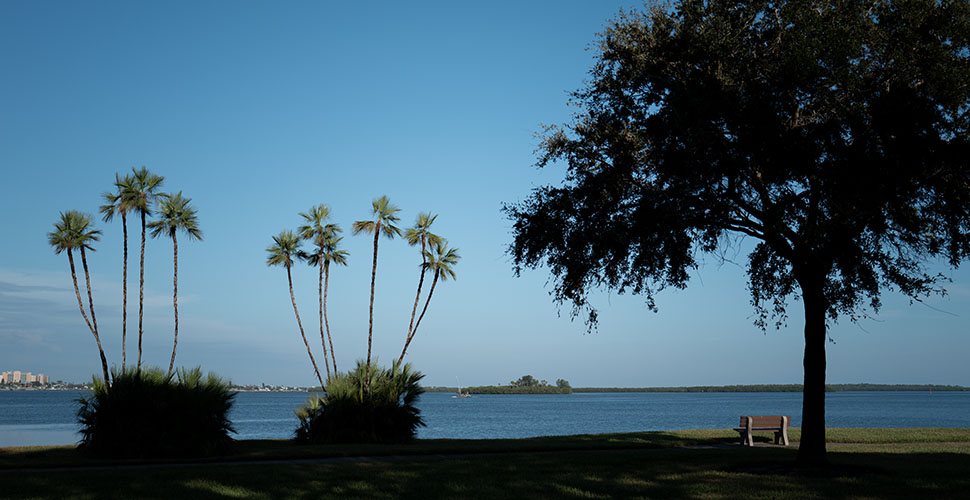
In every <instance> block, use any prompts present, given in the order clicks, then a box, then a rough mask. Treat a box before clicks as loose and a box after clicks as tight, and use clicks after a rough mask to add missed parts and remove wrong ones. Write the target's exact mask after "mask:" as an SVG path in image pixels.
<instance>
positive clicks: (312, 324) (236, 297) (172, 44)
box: [0, 0, 970, 386]
mask: <svg viewBox="0 0 970 500" xmlns="http://www.w3.org/2000/svg"><path fill="white" fill-rule="evenodd" d="M638 5H640V4H639V2H618V1H605V0H597V1H592V0H590V1H566V0H552V1H538V0H537V1H529V2H520V1H497V2H478V3H471V2H454V1H442V2H250V1H218V2H216V1H210V2H120V1H119V2H109V1H99V2H70V1H45V2H36V1H18V0H6V1H4V2H2V3H0V68H2V72H3V76H2V78H0V168H2V177H0V213H2V214H3V217H2V218H0V227H2V233H0V234H2V238H0V371H7V370H22V371H33V372H35V373H36V372H42V373H45V374H49V375H50V376H51V377H52V378H53V379H64V380H71V381H83V380H87V379H89V378H90V376H91V375H92V374H94V373H99V372H100V367H99V366H100V365H99V361H98V355H97V350H96V347H95V344H94V340H93V338H92V337H91V334H90V332H89V331H88V330H87V329H86V326H85V325H84V322H83V320H82V319H81V317H80V313H79V311H78V308H77V301H76V299H75V298H74V292H73V287H72V284H71V279H70V272H69V268H68V263H67V258H66V256H65V255H63V254H62V255H55V254H54V252H53V250H52V249H51V248H50V246H49V245H48V244H47V239H46V236H47V233H48V232H49V231H50V230H51V229H52V228H53V223H54V222H55V220H57V218H58V213H59V212H60V211H63V210H70V209H77V210H82V211H85V212H89V213H96V212H97V208H98V206H99V205H100V203H101V193H102V192H104V191H108V190H111V189H113V186H112V181H113V180H114V175H115V173H116V172H120V173H125V172H126V171H129V170H130V168H131V167H133V166H135V167H140V166H142V165H144V166H147V167H148V168H149V169H150V170H152V171H153V172H155V173H158V174H160V175H164V176H165V178H166V180H165V184H164V189H165V190H175V191H177V190H182V191H183V194H184V195H185V196H187V197H190V198H192V200H193V204H194V205H195V206H196V207H197V209H198V211H199V220H200V224H201V227H202V229H203V231H204V233H205V240H204V241H203V242H193V241H185V240H184V239H183V240H180V246H179V257H180V258H179V298H180V301H179V311H180V315H179V319H180V321H179V322H180V332H179V355H178V360H177V362H178V364H184V365H191V366H194V365H202V366H203V368H204V369H206V370H213V371H216V372H218V373H219V374H221V375H225V376H228V377H230V378H231V379H232V380H233V381H234V382H237V383H243V384H247V383H267V384H293V385H296V384H299V385H310V384H313V383H315V379H314V376H313V373H312V369H311V368H310V363H309V360H308V359H307V356H306V351H305V348H304V347H303V343H302V341H301V340H300V336H299V331H298V329H297V326H296V320H295V318H294V316H293V310H292V308H291V305H290V299H289V295H288V291H287V283H286V275H285V271H284V270H283V269H282V268H275V267H274V268H269V267H267V266H266V265H265V260H266V252H265V248H266V247H267V246H268V245H269V244H270V243H271V240H272V236H273V235H275V234H277V233H278V232H279V231H280V230H282V229H284V228H291V229H295V228H296V226H297V225H298V224H299V221H300V219H299V217H298V215H297V214H298V213H299V212H301V211H306V210H307V209H309V208H310V207H311V206H313V205H316V204H320V203H326V204H329V205H330V207H331V209H332V213H333V215H334V222H336V223H338V224H340V225H341V226H342V227H343V228H344V229H345V233H344V234H345V239H344V244H345V246H344V248H345V249H346V250H348V251H349V252H350V254H351V255H350V265H349V267H347V268H337V269H334V270H333V272H332V275H331V280H330V300H329V308H328V309H329V317H330V324H331V330H332V334H333V336H334V343H335V344H336V352H337V364H338V368H341V369H345V368H349V367H350V365H351V364H352V363H353V362H354V360H356V359H361V358H363V357H364V356H365V354H366V347H367V306H368V295H369V281H370V271H371V240H370V239H368V238H367V237H365V236H356V237H355V236H352V235H351V234H350V226H351V224H352V222H353V221H355V220H361V219H367V218H369V216H370V205H371V200H372V199H373V198H375V197H378V196H380V195H387V196H389V197H390V199H391V201H392V202H393V203H394V204H396V205H397V206H398V207H400V208H401V209H402V212H401V215H402V221H401V225H402V226H403V227H407V226H410V225H411V224H412V223H413V221H414V218H415V216H416V215H417V214H418V212H420V211H429V210H430V211H433V212H435V213H438V214H440V215H439V217H438V220H437V221H436V223H435V225H434V228H433V229H434V231H435V232H436V233H437V234H440V235H442V236H444V237H446V238H447V239H448V240H449V242H450V244H451V245H452V246H455V247H458V248H459V249H460V254H461V256H462V260H461V261H460V263H459V264H458V265H457V267H456V268H455V270H456V272H457V274H458V279H457V281H448V282H444V283H440V284H439V286H438V287H437V290H436V291H435V296H434V298H433V300H432V302H431V305H430V306H429V310H428V313H427V317H426V318H425V320H424V322H423V323H422V326H421V329H420V330H419V331H418V333H417V336H416V338H415V340H414V342H413V343H412V346H411V348H410V350H409V354H408V358H407V359H408V361H410V362H412V363H413V364H414V365H415V366H416V368H418V369H420V370H421V371H423V372H424V373H426V374H427V378H426V379H425V383H426V384H429V385H454V384H455V383H456V378H460V381H461V383H462V384H463V385H478V384H496V383H506V382H508V381H509V380H512V379H515V378H518V377H519V376H521V375H524V374H532V375H534V376H535V377H537V378H539V379H547V380H549V381H554V380H555V379H557V378H565V379H567V380H569V381H570V382H571V383H572V384H573V385H574V386H680V385H702V384H703V385H706V384H716V385H721V384H739V383H798V382H800V381H801V376H802V375H801V373H802V370H801V356H802V350H803V341H802V333H801V328H802V315H801V305H800V303H798V302H793V303H792V304H791V305H790V320H789V324H788V327H786V328H782V329H780V330H771V331H768V332H767V333H763V332H761V331H759V330H758V329H756V328H755V327H754V326H753V324H752V320H753V310H752V308H751V306H750V304H749V299H748V294H747V290H746V287H745V279H744V278H745V276H744V271H743V269H742V268H741V267H740V266H739V265H738V264H734V263H731V262H726V263H720V262H719V261H718V259H716V258H709V259H707V263H706V264H705V265H704V266H703V267H702V268H701V269H699V270H698V271H697V272H696V273H694V276H693V278H692V281H691V284H690V287H689V288H688V290H686V291H677V290H673V291H666V292H663V293H661V294H660V296H659V297H658V305H659V307H660V312H659V313H657V314H654V313H652V312H650V311H649V310H648V309H647V308H646V306H645V305H644V302H643V300H642V298H640V297H636V296H620V295H617V294H615V293H608V292H603V293H601V294H598V295H597V296H596V297H595V298H594V303H595V304H596V305H597V306H598V308H599V309H600V321H601V324H600V328H599V330H598V331H597V332H595V333H592V334H587V333H586V329H585V326H584V325H583V323H582V321H576V322H572V321H570V318H569V312H570V311H569V309H568V308H563V309H562V310H560V309H558V308H557V307H556V306H555V305H554V304H553V303H552V302H551V299H550V297H549V295H548V290H549V286H548V284H547V280H548V273H547V272H546V271H545V270H542V269H540V270H538V271H534V272H528V273H524V274H523V276H521V277H518V278H516V277H514V276H513V273H512V266H511V264H510V259H509V257H508V256H507V255H506V254H505V250H506V248H507V247H508V245H509V243H510V241H511V234H510V222H509V221H508V220H506V219H505V217H504V216H503V214H502V213H501V211H500V209H501V206H502V204H503V203H504V202H515V201H519V200H522V199H524V198H525V197H527V196H528V195H529V193H530V191H531V189H533V188H534V187H536V186H539V185H544V184H549V183H557V182H559V181H560V180H561V179H562V174H563V172H562V170H561V168H557V167H552V168H548V169H545V170H541V171H540V170H537V169H536V168H534V167H533V164H534V162H535V149H536V146H537V142H538V141H537V139H536V137H535V132H536V131H537V130H539V129H540V127H541V124H543V123H546V124H552V123H563V122H565V121H567V120H568V119H569V117H570V113H571V112H572V111H574V109H572V108H570V107H569V106H567V101H568V97H569V96H568V93H569V91H572V90H576V89H578V88H580V87H581V85H582V84H583V82H584V79H585V78H586V77H587V71H588V69H589V67H590V65H591V64H592V61H593V57H594V52H593V51H592V50H589V49H590V48H591V47H592V44H593V42H594V40H595V35H596V33H598V32H600V31H601V30H602V28H603V27H604V25H605V24H606V23H607V22H608V21H609V20H610V19H611V18H612V17H613V16H614V15H615V14H616V13H617V12H618V11H619V9H620V8H621V7H627V8H629V7H637V6H638ZM98 227H99V228H100V229H101V230H102V231H103V232H104V234H103V237H102V240H101V241H100V242H99V243H98V244H97V252H96V253H95V254H93V255H91V256H90V257H89V261H90V267H91V270H92V273H93V277H92V281H93V283H92V284H93V291H94V300H95V310H96V313H97V316H98V323H99V326H100V330H101V335H102V339H103V342H104V345H105V351H106V353H107V355H108V358H109V362H110V363H111V364H120V361H121V260H122V259H121V255H122V237H121V225H120V221H118V220H116V221H115V222H113V223H110V224H106V223H103V222H100V219H98ZM129 233H130V235H131V241H130V249H131V250H130V252H131V254H130V255H131V257H130V260H129V283H128V286H129V297H128V304H129V306H128V324H129V330H128V331H129V353H128V356H129V359H133V358H134V357H135V356H136V352H135V350H134V349H133V348H132V347H133V346H134V345H135V341H134V338H135V335H133V334H135V333H136V331H137V292H138V280H137V265H138V261H137V255H138V237H137V235H138V227H137V224H136V223H135V222H134V221H132V222H131V223H130V227H129ZM749 247H750V244H749V243H747V242H739V243H737V246H736V248H740V249H741V250H738V252H737V255H734V256H733V257H732V259H731V260H733V261H734V262H737V263H744V262H745V254H744V252H743V249H745V248H749ZM732 255H733V254H732ZM419 262H420V256H419V253H418V251H417V250H416V249H415V248H414V247H409V246H407V245H406V244H405V243H404V242H403V241H401V240H394V241H387V240H382V241H381V244H380V255H379V264H378V276H377V290H376V304H375V327H374V354H375V355H376V356H379V357H380V359H381V360H382V361H383V362H390V361H391V360H392V359H396V357H397V355H398V354H399V353H400V350H401V347H402V345H403V342H404V337H405V334H406V331H407V323H408V320H409V316H410V306H411V304H412V303H413V300H414V293H415V288H416V286H417V279H418V263H419ZM940 270H941V271H943V272H946V273H948V274H949V275H951V276H952V278H953V283H952V284H951V285H950V286H949V291H950V294H949V296H947V297H945V298H935V299H931V300H929V301H928V302H927V303H928V304H929V305H923V304H915V305H910V304H909V303H908V301H907V300H906V299H905V298H903V297H900V296H897V295H893V294H886V295H884V303H885V307H884V309H883V310H882V312H881V314H879V315H878V316H876V317H875V318H873V319H866V320H863V321H861V322H860V323H859V324H853V323H851V322H849V321H848V320H842V321H840V322H839V323H838V324H836V325H834V326H833V328H832V329H831V338H832V340H833V342H832V343H829V344H828V381H829V382H832V383H854V382H872V383H939V384H961V385H970V365H968V364H967V362H966V360H967V356H968V354H970V332H968V326H970V316H968V315H970V313H968V312H967V311H970V307H968V306H970V272H968V271H967V270H966V269H961V270H960V271H957V272H951V271H949V270H947V269H946V268H940ZM171 273H172V248H171V242H170V241H168V240H164V239H162V240H150V241H149V242H148V247H147V270H146V333H145V343H146V347H145V356H146V359H147V361H148V362H149V363H150V364H154V365H164V364H165V363H167V360H168V356H169V355H170V352H171V340H172V329H173V328H172V303H171V287H172V278H171ZM294 286H295V289H296V294H297V301H298V304H299V307H300V313H301V316H302V318H303V322H304V325H305V327H306V330H307V334H308V336H309V338H310V340H311V345H313V346H314V347H315V348H316V352H315V354H316V355H317V357H318V358H319V357H321V356H322V353H321V352H320V347H319V325H318V323H317V320H316V318H317V309H316V307H317V296H316V273H315V271H314V270H312V269H310V268H307V267H305V266H299V267H297V268H295V269H294ZM322 369H323V368H322V366H321V370H322Z"/></svg>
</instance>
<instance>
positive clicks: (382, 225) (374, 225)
mask: <svg viewBox="0 0 970 500" xmlns="http://www.w3.org/2000/svg"><path fill="white" fill-rule="evenodd" d="M371 205H372V206H373V209H372V214H373V216H374V220H359V221H356V222H354V234H358V233H360V232H364V233H367V234H373V235H374V265H373V267H372V268H371V274H370V312H369V314H370V316H369V318H368V326H367V368H366V370H367V373H365V376H366V378H365V379H364V381H365V385H364V392H365V393H368V394H369V393H370V354H371V343H372V341H373V338H374V282H375V281H376V279H377V241H378V238H379V237H380V235H381V234H384V236H385V237H386V238H388V239H393V238H394V236H400V235H401V229H400V228H398V227H397V226H395V225H394V223H395V222H397V221H399V220H401V219H400V218H399V217H398V216H397V215H394V214H396V213H397V212H400V211H401V209H399V208H397V207H395V206H394V205H391V201H390V200H388V199H387V196H381V197H380V198H377V199H376V200H374V201H373V202H372V203H371Z"/></svg>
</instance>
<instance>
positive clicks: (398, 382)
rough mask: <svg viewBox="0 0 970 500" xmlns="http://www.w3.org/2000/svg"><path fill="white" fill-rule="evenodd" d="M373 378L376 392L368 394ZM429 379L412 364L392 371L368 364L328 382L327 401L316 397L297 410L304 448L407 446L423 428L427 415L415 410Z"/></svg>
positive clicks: (297, 437) (299, 438) (300, 436)
mask: <svg viewBox="0 0 970 500" xmlns="http://www.w3.org/2000/svg"><path fill="white" fill-rule="evenodd" d="M367 376H370V384H369V387H370V392H369V393H365V390H364V388H365V387H366V386H367V384H365V377H367ZM422 378H424V375H423V374H421V372H417V371H413V370H412V369H411V365H410V364H405V365H404V366H401V365H398V364H396V363H395V364H394V365H392V366H391V368H390V369H383V368H379V367H377V366H372V367H371V369H370V370H367V369H366V366H365V363H364V362H358V363H357V367H356V368H355V369H354V370H352V371H350V372H347V373H341V374H339V375H336V376H334V377H333V378H331V379H330V381H328V382H327V386H326V393H325V396H323V397H317V396H313V397H311V398H310V400H309V401H308V402H307V405H306V406H304V407H303V408H300V409H298V410H296V415H297V417H298V418H299V419H300V426H299V427H298V428H297V429H296V441H297V442H300V443H311V444H324V443H402V442H407V441H410V440H412V439H414V436H415V434H416V433H417V430H418V427H423V426H424V425H425V424H424V420H423V419H422V418H421V411H420V410H418V408H417V407H416V406H415V403H416V402H417V399H418V396H420V395H421V394H422V393H423V392H424V389H423V388H422V387H421V386H420V385H419V384H418V382H420V380H421V379H422Z"/></svg>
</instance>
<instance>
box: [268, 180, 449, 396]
mask: <svg viewBox="0 0 970 500" xmlns="http://www.w3.org/2000/svg"><path fill="white" fill-rule="evenodd" d="M398 212H400V209H399V208H397V207H395V206H394V205H392V204H391V202H390V200H389V199H388V198H387V196H381V197H380V198H377V199H375V200H374V201H373V202H372V210H371V213H372V218H371V219H368V220H359V221H356V222H354V223H353V226H352V227H353V234H355V235H356V234H360V233H364V234H368V235H373V236H374V255H373V261H372V266H371V282H370V306H369V312H368V314H369V316H368V325H367V362H366V364H365V371H366V373H365V375H364V381H365V386H364V391H365V393H366V392H369V391H370V387H369V383H370V379H371V377H370V373H369V372H370V367H371V348H372V345H373V338H374V288H375V284H376V281H377V252H378V244H379V241H380V237H381V236H382V235H383V236H384V237H385V238H387V239H393V238H394V237H395V236H402V235H403V237H404V239H405V240H406V241H407V242H408V244H410V245H411V246H416V245H419V244H420V246H421V265H420V269H421V273H420V276H419V278H418V290H417V294H416V295H415V297H414V307H413V308H412V310H411V320H410V323H409V324H408V330H407V335H406V336H405V341H404V348H403V349H402V350H401V356H400V358H399V359H398V364H401V363H402V362H403V361H404V355H405V354H407V350H408V346H409V345H410V344H411V340H413V339H414V335H415V333H417V330H418V327H419V326H420V325H421V320H422V319H423V318H424V315H425V313H426V312H427V311H428V304H429V303H430V302H431V296H432V295H433V294H434V290H435V286H436V285H437V284H438V281H439V280H440V281H446V280H448V279H449V278H451V279H455V271H454V269H453V268H454V266H455V265H456V264H457V263H458V260H459V259H460V258H461V257H460V256H459V255H458V249H457V248H448V243H447V241H446V240H445V239H444V238H442V237H440V236H438V235H436V234H434V233H432V232H431V225H432V224H433V223H434V221H435V219H436V218H437V217H438V216H437V215H432V214H430V213H421V214H419V215H418V217H417V220H416V222H415V225H414V227H412V228H410V229H407V230H406V231H403V232H402V231H401V228H399V227H398V226H397V225H396V224H397V223H398V222H399V221H400V217H398V215H397V213H398ZM300 216H301V217H302V218H303V221H304V224H303V225H302V226H300V227H299V230H298V232H297V233H294V232H293V231H290V230H284V231H282V232H280V234H279V235H277V236H274V237H273V244H272V245H270V246H269V247H268V248H267V249H266V251H267V253H268V254H269V256H268V258H267V260H266V264H267V265H269V266H277V265H282V266H283V267H284V268H286V277H287V281H288V282H289V287H290V302H292V304H293V313H294V315H295V316H296V323H297V326H298V327H299V328H300V335H301V336H302V337H303V344H304V345H305V346H306V349H307V355H308V356H309V357H310V363H311V364H312V365H313V370H314V372H315V374H316V376H317V379H318V380H319V381H320V385H321V387H322V386H324V385H325V383H324V379H323V377H322V376H321V375H320V370H319V368H318V367H317V363H316V359H315V358H314V357H313V350H312V349H311V348H310V343H309V342H308V341H307V338H306V334H305V332H304V330H303V323H302V321H301V320H300V312H299V310H298V309H297V306H296V297H295V296H294V294H293V277H292V273H291V271H290V269H291V267H292V265H293V262H294V261H295V260H302V261H305V262H306V263H307V264H309V265H310V266H312V267H317V268H319V286H318V291H319V299H320V300H319V302H320V341H321V343H322V344H323V357H324V366H325V367H326V373H327V379H328V380H329V379H330V377H331V376H332V375H336V374H337V361H336V356H335V354H334V349H333V338H332V337H331V335H330V325H329V321H328V319H327V284H328V282H329V278H330V264H331V263H334V264H340V265H344V266H346V265H347V257H348V256H349V254H348V252H346V251H345V250H341V249H340V248H339V245H340V241H341V240H342V239H343V238H342V237H340V236H338V233H340V232H342V230H341V228H340V226H339V225H337V224H333V223H329V222H328V221H329V219H330V208H329V207H327V206H326V205H318V206H315V207H313V208H311V209H310V210H309V211H308V212H307V213H301V214H300ZM303 240H307V241H311V242H312V243H313V245H314V250H313V251H312V252H304V251H302V250H301V249H300V245H301V243H302V241H303ZM429 272H430V273H431V274H432V280H431V287H430V289H429V291H428V295H427V297H426V298H425V302H424V307H423V308H422V310H421V314H420V315H417V310H418V305H419V303H420V302H421V289H422V287H423V285H424V279H425V275H426V274H427V273H429ZM415 316H417V321H415ZM328 344H329V349H328ZM328 353H329V358H328V357H327V355H328ZM331 367H332V368H333V371H331Z"/></svg>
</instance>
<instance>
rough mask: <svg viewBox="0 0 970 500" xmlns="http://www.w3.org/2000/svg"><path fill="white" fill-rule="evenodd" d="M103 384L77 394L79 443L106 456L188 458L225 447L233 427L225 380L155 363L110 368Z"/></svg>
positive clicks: (87, 451)
mask: <svg viewBox="0 0 970 500" xmlns="http://www.w3.org/2000/svg"><path fill="white" fill-rule="evenodd" d="M113 375H114V383H113V384H112V385H111V387H110V388H108V387H106V386H105V385H104V384H103V383H102V382H101V381H100V380H99V379H95V380H94V392H93V394H92V395H91V396H89V397H87V398H81V399H80V400H78V401H79V403H80V404H81V406H80V408H79V409H78V412H77V415H78V420H79V422H80V423H81V435H82V439H81V443H80V445H79V448H80V449H81V450H82V451H84V452H86V453H89V454H92V455H95V456H104V457H140V458H141V457H190V456H204V455H214V454H218V453H221V452H224V451H225V450H226V449H227V447H228V446H229V445H230V444H231V443H232V438H231V437H229V433H230V432H235V431H234V430H233V428H232V425H231V424H230V422H229V418H228V413H229V409H230V408H231V407H232V402H233V398H234V397H235V393H234V392H231V391H230V389H229V382H228V381H224V380H222V379H220V378H219V377H217V376H215V375H214V374H211V373H210V374H209V375H208V377H203V376H202V371H201V370H200V369H199V368H194V369H191V370H187V369H185V368H183V369H181V370H179V371H178V372H177V373H175V374H166V373H165V372H163V371H162V370H160V369H157V368H142V369H141V370H140V371H139V370H137V369H131V370H126V371H125V372H124V373H118V372H117V371H115V372H113Z"/></svg>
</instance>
